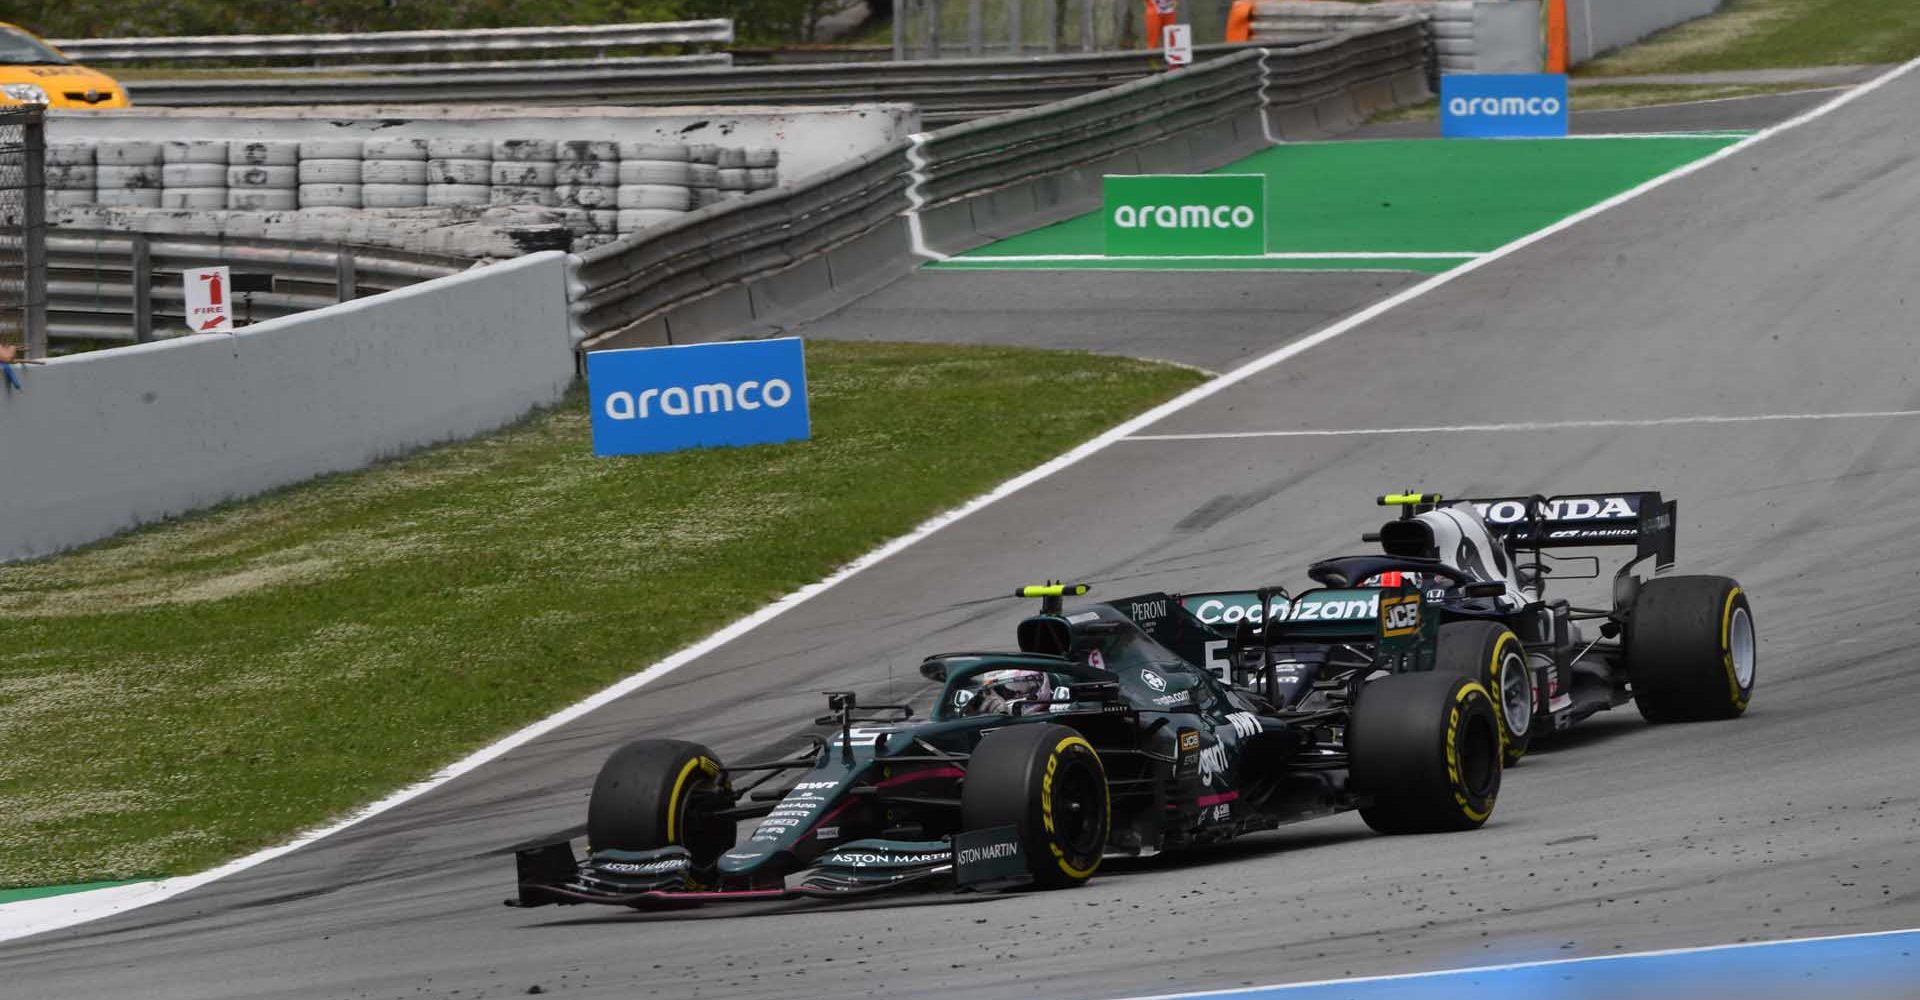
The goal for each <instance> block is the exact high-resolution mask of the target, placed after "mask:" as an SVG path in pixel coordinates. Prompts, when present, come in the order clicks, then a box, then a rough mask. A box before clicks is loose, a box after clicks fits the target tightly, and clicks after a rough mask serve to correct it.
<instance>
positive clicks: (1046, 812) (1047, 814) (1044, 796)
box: [1040, 734, 1112, 879]
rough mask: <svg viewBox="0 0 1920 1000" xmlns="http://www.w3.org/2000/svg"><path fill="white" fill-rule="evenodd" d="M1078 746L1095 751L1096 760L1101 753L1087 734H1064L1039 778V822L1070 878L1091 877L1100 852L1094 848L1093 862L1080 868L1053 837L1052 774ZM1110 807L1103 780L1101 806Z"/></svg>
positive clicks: (1103, 810) (1061, 867) (1054, 855)
mask: <svg viewBox="0 0 1920 1000" xmlns="http://www.w3.org/2000/svg"><path fill="white" fill-rule="evenodd" d="M1075 746H1078V747H1081V748H1083V749H1085V750H1086V751H1087V752H1088V753H1090V754H1094V759H1095V760H1098V759H1099V755H1098V754H1096V753H1094V749H1093V744H1091V743H1088V742H1087V741H1086V739H1085V738H1084V737H1082V736H1079V735H1078V734H1076V735H1073V736H1067V737H1063V738H1062V739H1061V740H1060V742H1058V743H1056V744H1054V745H1053V750H1052V751H1051V752H1049V753H1048V754H1047V773H1046V775H1045V776H1044V777H1042V778H1041V779H1040V825H1041V826H1042V827H1043V828H1045V830H1046V833H1047V847H1048V849H1050V850H1051V851H1052V852H1053V860H1054V862H1055V863H1056V864H1058V865H1059V866H1060V870H1061V871H1062V872H1065V873H1066V875H1067V877H1068V878H1077V879H1084V878H1088V877H1091V876H1092V875H1093V873H1094V872H1095V871H1098V870H1099V868H1100V852H1099V851H1095V852H1094V855H1093V862H1092V863H1091V864H1089V865H1087V866H1086V867H1085V868H1081V867H1079V866H1077V865H1075V864H1074V863H1073V862H1071V861H1068V860H1067V852H1065V851H1063V850H1061V849H1060V845H1059V843H1058V842H1056V841H1055V840H1054V836H1053V775H1054V772H1055V771H1056V770H1058V769H1059V767H1060V756H1061V754H1064V753H1066V752H1067V750H1068V749H1069V748H1071V747H1075ZM1111 808H1112V806H1111V805H1110V804H1109V803H1108V801H1107V786H1106V783H1105V782H1101V783H1100V810H1101V812H1103V813H1104V812H1107V811H1109V810H1110V809H1111ZM1103 846H1104V845H1103Z"/></svg>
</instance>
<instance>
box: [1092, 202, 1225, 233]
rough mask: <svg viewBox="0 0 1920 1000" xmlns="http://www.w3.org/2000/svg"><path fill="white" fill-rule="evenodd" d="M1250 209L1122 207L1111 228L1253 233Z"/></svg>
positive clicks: (1193, 206)
mask: <svg viewBox="0 0 1920 1000" xmlns="http://www.w3.org/2000/svg"><path fill="white" fill-rule="evenodd" d="M1253 223H1254V217H1253V209H1252V208H1251V207H1249V206H1246V205H1214V206H1212V207H1208V206H1206V205H1141V206H1140V207H1139V208H1135V207H1133V206H1132V205H1121V206H1120V207H1119V208H1116V209H1114V210H1113V224H1114V225H1116V226H1119V227H1120V228H1122V229H1155V228H1158V229H1252V228H1253Z"/></svg>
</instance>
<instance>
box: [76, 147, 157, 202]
mask: <svg viewBox="0 0 1920 1000" xmlns="http://www.w3.org/2000/svg"><path fill="white" fill-rule="evenodd" d="M161 155H162V154H161V148H160V143H157V142H135V141H127V142H102V143H100V144H99V145H98V146H96V147H94V161H95V163H96V166H95V167H94V173H93V178H94V194H93V201H94V204H96V205H111V206H117V207H126V208H159V207H160V166H161Z"/></svg>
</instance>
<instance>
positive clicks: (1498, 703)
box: [1433, 622, 1533, 767]
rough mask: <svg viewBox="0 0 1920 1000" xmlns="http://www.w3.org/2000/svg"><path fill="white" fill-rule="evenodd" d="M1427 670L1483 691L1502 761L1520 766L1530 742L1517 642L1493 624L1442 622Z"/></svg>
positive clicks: (1529, 706)
mask: <svg viewBox="0 0 1920 1000" xmlns="http://www.w3.org/2000/svg"><path fill="white" fill-rule="evenodd" d="M1433 669H1434V670H1435V671H1436V672H1438V673H1447V674H1458V675H1460V676H1462V677H1466V678H1468V679H1470V680H1475V681H1479V682H1480V686H1481V687H1484V688H1486V689H1487V693H1488V694H1490V695H1492V696H1493V711H1494V715H1495V716H1496V717H1497V718H1498V719H1499V721H1500V745H1501V748H1502V750H1503V754H1502V758H1501V759H1502V762H1503V763H1504V764H1506V766H1508V767H1512V766H1513V765H1515V764H1518V763H1520V758H1522V757H1525V756H1526V755H1527V745H1528V744H1529V743H1531V742H1532V741H1533V669H1532V667H1531V666H1529V665H1528V663H1527V651H1526V649H1525V647H1523V646H1521V645H1520V637H1519V636H1517V635H1514V634H1513V630H1512V629H1509V628H1507V627H1506V626H1505V625H1502V624H1500V623H1498V622H1448V623H1446V624H1445V625H1442V626H1440V645H1439V649H1438V650H1437V651H1436V653H1435V656H1434V664H1433Z"/></svg>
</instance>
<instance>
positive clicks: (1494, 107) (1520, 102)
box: [1447, 97, 1566, 118]
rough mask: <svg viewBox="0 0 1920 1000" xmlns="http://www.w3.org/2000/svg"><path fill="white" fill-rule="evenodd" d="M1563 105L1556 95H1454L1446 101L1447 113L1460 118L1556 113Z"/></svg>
mask: <svg viewBox="0 0 1920 1000" xmlns="http://www.w3.org/2000/svg"><path fill="white" fill-rule="evenodd" d="M1564 107H1566V105H1564V104H1562V103H1560V99H1559V98H1557V97H1456V98H1454V99H1452V100H1450V101H1448V102H1447V113H1448V114H1452V115H1458V116H1460V117H1462V118H1472V117H1474V116H1476V115H1479V116H1490V117H1494V118H1504V117H1514V116H1526V115H1557V114H1559V113H1560V111H1561V109H1563V108H1564Z"/></svg>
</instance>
